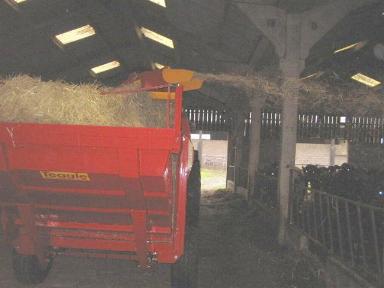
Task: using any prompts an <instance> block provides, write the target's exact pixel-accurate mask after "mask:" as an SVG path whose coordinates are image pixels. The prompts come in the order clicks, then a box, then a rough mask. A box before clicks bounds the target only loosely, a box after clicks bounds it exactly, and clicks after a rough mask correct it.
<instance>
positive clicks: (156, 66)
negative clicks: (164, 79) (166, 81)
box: [153, 62, 165, 69]
mask: <svg viewBox="0 0 384 288" xmlns="http://www.w3.org/2000/svg"><path fill="white" fill-rule="evenodd" d="M153 66H154V67H155V68H156V69H163V68H164V67H165V65H163V64H160V63H157V62H155V63H153Z"/></svg>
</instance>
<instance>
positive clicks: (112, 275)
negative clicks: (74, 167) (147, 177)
mask: <svg viewBox="0 0 384 288" xmlns="http://www.w3.org/2000/svg"><path fill="white" fill-rule="evenodd" d="M274 230H275V229H274V226H273V225H272V224H271V223H268V219H266V218H265V217H263V216H262V215H261V214H260V213H259V212H257V211H256V210H254V209H253V210H252V209H247V208H246V206H245V204H244V202H243V201H242V200H241V199H240V198H238V197H237V196H235V195H233V194H228V193H224V192H221V193H219V194H214V195H210V196H206V197H204V198H203V199H202V209H201V227H200V239H201V240H200V288H205V287H206V288H208V287H209V288H211V287H218V288H219V287H220V288H225V287H228V288H235V287H242V288H247V287H250V288H251V287H252V288H255V287H265V288H269V287H271V288H275V287H276V288H282V287H287V288H301V287H302V288H308V287H311V288H317V287H319V288H322V287H323V285H322V283H321V281H319V280H318V279H317V278H316V269H315V268H314V267H311V266H310V265H308V264H307V263H306V262H305V260H304V259H301V258H300V257H298V256H297V255H295V254H292V253H291V252H287V251H281V250H280V249H279V248H278V246H277V244H276V242H275V240H274V239H275V232H274ZM8 254H9V253H8V251H7V249H6V247H5V246H4V245H2V246H0V288H11V287H15V288H18V287H24V286H22V285H20V284H18V283H17V282H16V281H15V280H14V278H13V275H12V271H11V263H10V258H9V255H8ZM169 271H170V269H169V267H167V266H157V267H155V269H154V270H151V271H141V270H139V269H138V268H136V265H135V264H134V263H130V262H126V261H121V260H104V259H84V258H68V257H58V258H57V259H55V263H54V266H53V268H52V270H51V272H50V274H49V276H48V278H47V279H46V281H45V282H44V283H43V284H40V285H38V286H36V287H37V288H88V287H89V288H90V287H92V288H119V287H124V288H133V287H135V288H137V287H143V288H150V287H153V288H155V287H156V288H162V287H169V286H170V277H169V274H170V273H169Z"/></svg>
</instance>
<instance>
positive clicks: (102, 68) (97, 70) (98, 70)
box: [91, 60, 120, 74]
mask: <svg viewBox="0 0 384 288" xmlns="http://www.w3.org/2000/svg"><path fill="white" fill-rule="evenodd" d="M117 67H120V62H119V61H116V60H115V61H111V62H108V63H105V64H102V65H99V66H96V67H93V68H92V69H91V71H92V72H93V73H94V74H100V73H103V72H106V71H108V70H112V69H115V68H117Z"/></svg>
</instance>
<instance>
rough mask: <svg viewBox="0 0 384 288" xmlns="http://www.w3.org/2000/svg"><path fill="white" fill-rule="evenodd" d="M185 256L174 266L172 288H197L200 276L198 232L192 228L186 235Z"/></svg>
mask: <svg viewBox="0 0 384 288" xmlns="http://www.w3.org/2000/svg"><path fill="white" fill-rule="evenodd" d="M185 237H186V241H185V248H184V255H183V256H182V257H181V258H180V259H179V260H178V261H177V262H176V263H175V264H173V265H172V269H171V287H172V288H197V286H198V276H199V271H198V270H199V249H198V231H197V228H196V227H190V228H189V229H188V230H187V233H186V235H185Z"/></svg>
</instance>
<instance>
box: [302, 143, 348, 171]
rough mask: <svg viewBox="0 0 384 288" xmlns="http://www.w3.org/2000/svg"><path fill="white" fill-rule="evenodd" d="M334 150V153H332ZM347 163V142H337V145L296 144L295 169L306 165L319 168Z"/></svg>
mask: <svg viewBox="0 0 384 288" xmlns="http://www.w3.org/2000/svg"><path fill="white" fill-rule="evenodd" d="M332 149H334V152H332ZM332 157H333V160H332ZM346 162H348V142H347V141H339V143H338V144H336V145H334V146H332V145H331V144H312V143H297V144H296V161H295V164H296V167H299V168H302V167H303V166H306V165H308V164H312V165H319V166H330V165H332V164H331V163H334V165H341V164H343V163H346Z"/></svg>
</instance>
